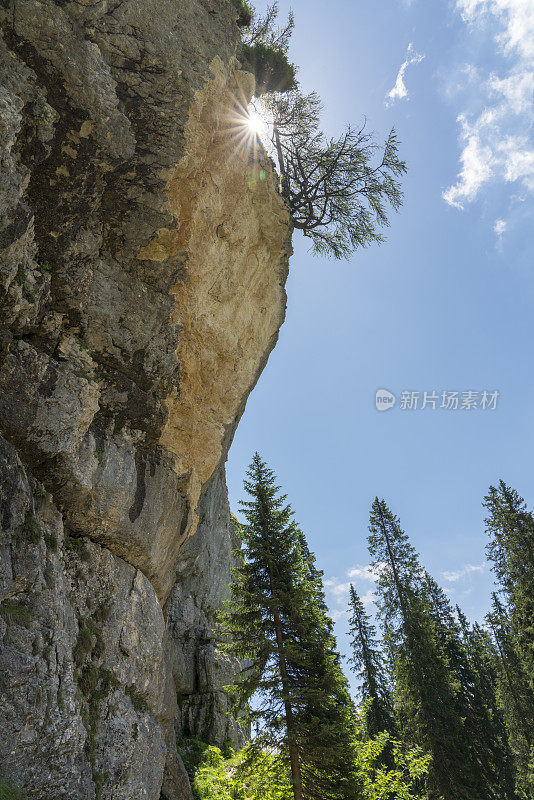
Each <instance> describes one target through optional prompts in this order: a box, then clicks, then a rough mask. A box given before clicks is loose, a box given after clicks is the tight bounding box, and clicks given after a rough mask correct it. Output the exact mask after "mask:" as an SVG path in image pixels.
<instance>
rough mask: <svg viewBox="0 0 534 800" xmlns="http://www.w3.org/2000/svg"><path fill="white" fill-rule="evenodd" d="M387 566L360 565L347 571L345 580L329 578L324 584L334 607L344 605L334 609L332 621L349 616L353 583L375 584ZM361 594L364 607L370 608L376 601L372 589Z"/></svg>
mask: <svg viewBox="0 0 534 800" xmlns="http://www.w3.org/2000/svg"><path fill="white" fill-rule="evenodd" d="M385 566H386V565H385V564H375V565H372V564H366V565H365V566H362V565H360V564H358V565H356V566H355V567H350V569H348V570H347V571H346V573H345V577H344V578H342V579H340V578H328V580H326V581H325V582H324V586H325V589H326V591H327V593H328V594H329V595H330V596H331V598H332V601H333V605H335V606H340V605H341V603H344V606H343V607H338V608H334V609H333V610H332V611H331V615H332V619H333V620H334V621H337V620H339V619H343V618H344V617H346V616H347V607H348V602H349V589H350V585H351V583H357V582H362V581H363V582H365V583H375V582H376V581H377V580H378V578H379V576H380V571H381V569H383V568H385ZM347 579H348V580H347ZM359 594H360V600H361V601H362V603H363V605H364V606H370V605H372V604H373V603H374V602H375V600H376V597H375V593H374V591H373V588H372V587H371V588H369V589H367V590H366V591H364V592H363V593H362V592H361V591H360V592H359Z"/></svg>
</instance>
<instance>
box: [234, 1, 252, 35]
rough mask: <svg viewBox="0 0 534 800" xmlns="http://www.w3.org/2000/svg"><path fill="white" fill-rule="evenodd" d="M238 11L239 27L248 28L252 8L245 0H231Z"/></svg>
mask: <svg viewBox="0 0 534 800" xmlns="http://www.w3.org/2000/svg"><path fill="white" fill-rule="evenodd" d="M231 3H232V5H233V6H234V7H235V8H236V10H237V12H238V17H237V25H238V27H239V28H248V27H249V25H250V24H251V22H252V15H253V10H252V7H251V6H250V4H249V3H247V2H246V0H231Z"/></svg>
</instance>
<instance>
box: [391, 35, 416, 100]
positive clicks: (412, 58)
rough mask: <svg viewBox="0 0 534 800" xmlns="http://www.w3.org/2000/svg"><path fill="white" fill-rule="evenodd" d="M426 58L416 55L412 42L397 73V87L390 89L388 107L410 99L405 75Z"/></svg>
mask: <svg viewBox="0 0 534 800" xmlns="http://www.w3.org/2000/svg"><path fill="white" fill-rule="evenodd" d="M423 58H424V56H422V55H420V54H419V53H416V52H415V51H414V49H413V43H412V42H410V44H409V45H408V50H407V51H406V59H405V60H404V61H403V62H402V64H401V66H400V69H399V71H398V73H397V80H396V81H395V86H394V87H393V88H392V89H390V91H389V92H388V93H387V95H386V105H387V106H390V105H391V104H392V103H394V102H395V100H403V99H404V98H407V97H408V89H407V88H406V84H405V82H404V75H405V72H406V70H407V68H408V67H409V66H410V64H419V63H420V62H421V61H422V60H423Z"/></svg>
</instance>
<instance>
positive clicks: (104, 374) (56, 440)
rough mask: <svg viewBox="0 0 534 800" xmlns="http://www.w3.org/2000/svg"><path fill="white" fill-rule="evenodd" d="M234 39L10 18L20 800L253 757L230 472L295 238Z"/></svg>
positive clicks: (86, 17) (7, 382)
mask: <svg viewBox="0 0 534 800" xmlns="http://www.w3.org/2000/svg"><path fill="white" fill-rule="evenodd" d="M235 18H236V11H235V7H234V6H233V4H232V2H231V0H180V2H178V1H177V0H5V1H4V2H2V3H1V4H0V526H1V530H0V777H5V778H6V779H8V780H9V781H10V782H12V783H13V784H14V785H15V786H18V787H20V788H21V789H22V790H23V792H24V796H25V797H27V798H31V799H35V800H55V799H56V798H69V799H70V800H76V799H77V798H80V800H81V799H82V798H84V799H85V798H87V800H92V798H95V800H97V799H98V798H101V799H104V800H108V799H109V800H134V799H135V800H138V798H149V799H150V800H158V798H162V799H163V800H191V790H190V787H189V783H188V779H187V775H186V773H185V770H184V768H183V764H182V762H181V759H180V756H179V753H178V751H177V748H176V739H177V738H180V737H181V736H182V735H193V736H196V737H198V738H202V739H204V740H205V741H209V742H213V743H216V744H222V743H223V742H224V741H225V740H227V739H230V740H231V741H232V742H233V743H234V744H235V745H240V744H242V742H243V741H244V738H245V736H246V731H243V730H242V729H241V728H240V726H239V724H238V723H237V721H236V720H235V719H234V718H233V717H232V716H231V715H229V714H228V713H227V712H228V701H227V697H226V693H225V688H224V687H225V686H227V685H228V684H229V683H231V681H232V679H233V677H234V676H235V674H236V672H237V671H238V670H239V669H240V665H239V664H237V663H235V662H233V661H232V660H231V659H229V658H228V657H226V656H224V655H223V654H221V652H220V651H219V650H218V648H217V634H216V633H214V632H213V630H214V627H216V625H215V620H216V612H217V609H218V608H220V606H221V604H222V603H223V602H224V600H225V599H226V597H227V592H228V582H229V579H230V571H231V567H232V550H233V547H234V546H235V540H234V537H233V533H232V525H231V521H230V516H229V509H228V500H227V491H226V486H225V477H224V466H223V465H224V461H225V459H226V456H227V453H228V448H229V446H230V443H231V440H232V436H233V433H234V431H235V428H236V425H237V424H238V421H239V418H240V416H241V414H242V413H243V411H244V408H245V404H246V400H247V397H248V394H249V392H250V391H251V390H252V388H253V386H254V385H255V382H256V380H257V379H258V377H259V375H260V373H261V370H262V369H263V367H264V365H265V363H266V361H267V358H268V356H269V353H270V351H271V350H272V348H273V347H274V345H275V342H276V339H277V335H278V329H279V327H280V325H281V323H282V321H283V317H284V311H285V292H284V282H285V279H286V276H287V264H288V255H289V252H290V242H289V236H290V226H289V216H288V213H287V209H286V208H285V206H284V204H283V202H282V200H281V198H280V195H279V192H278V179H277V177H276V176H275V175H274V174H273V172H272V169H271V167H270V165H269V162H268V159H266V157H265V155H261V154H260V156H259V160H258V156H257V154H256V151H255V150H253V149H251V150H250V152H246V151H244V150H243V148H237V149H236V147H235V140H232V138H231V134H230V133H228V131H232V130H235V128H236V120H237V121H239V119H241V121H242V114H243V106H246V103H247V101H248V99H249V97H250V95H251V92H252V87H253V80H252V77H251V76H250V75H248V73H244V72H241V71H240V70H239V68H238V64H237V62H236V61H235V59H234V57H233V56H234V53H235V50H236V44H237V41H238V36H239V32H238V29H237V27H236V24H235ZM236 114H237V117H236ZM239 115H241V117H240V116H239ZM260 168H261V175H262V180H261V181H260V180H259V179H258V180H256V178H257V176H258V175H259V174H260ZM255 176H256V177H255Z"/></svg>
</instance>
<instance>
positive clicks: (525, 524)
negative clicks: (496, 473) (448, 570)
mask: <svg viewBox="0 0 534 800" xmlns="http://www.w3.org/2000/svg"><path fill="white" fill-rule="evenodd" d="M484 507H485V508H486V509H487V511H488V517H487V519H486V531H487V533H488V534H489V535H490V541H489V544H488V547H487V550H488V555H489V557H490V559H491V560H492V562H493V570H494V572H495V574H496V576H497V580H498V581H499V583H500V585H501V587H502V590H503V592H504V593H505V595H506V598H507V601H508V605H509V609H510V624H511V629H512V631H513V635H514V637H515V639H516V641H517V646H518V650H519V654H520V656H521V658H522V660H523V662H524V667H525V670H526V672H527V675H528V678H529V681H530V685H531V687H532V688H533V689H534V516H533V515H532V514H531V513H530V512H529V511H528V510H527V507H526V504H525V501H524V500H523V498H522V497H520V496H519V494H518V493H517V492H516V491H515V490H514V489H511V488H510V487H509V486H507V485H506V484H505V483H504V481H499V486H498V488H495V487H494V486H490V489H489V492H488V494H487V496H486V497H485V498H484Z"/></svg>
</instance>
